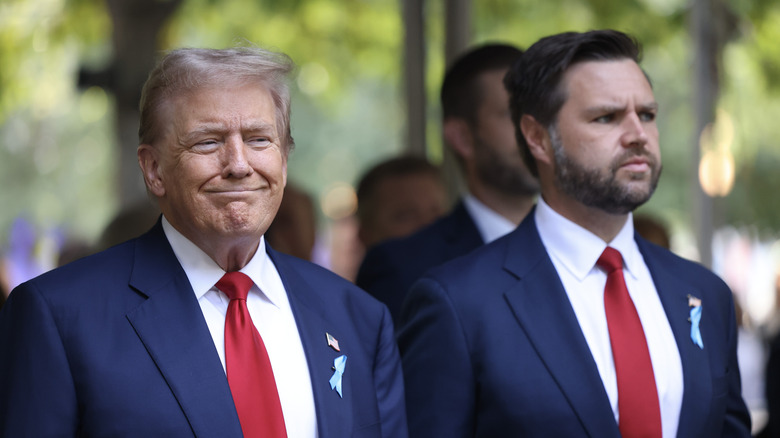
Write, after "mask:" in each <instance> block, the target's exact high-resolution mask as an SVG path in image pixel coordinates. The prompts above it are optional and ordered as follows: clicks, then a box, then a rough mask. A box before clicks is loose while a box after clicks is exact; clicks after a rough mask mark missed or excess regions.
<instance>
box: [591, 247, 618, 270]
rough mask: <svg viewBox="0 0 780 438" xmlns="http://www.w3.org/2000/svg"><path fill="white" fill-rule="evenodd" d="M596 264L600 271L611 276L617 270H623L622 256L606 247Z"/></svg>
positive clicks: (613, 249)
mask: <svg viewBox="0 0 780 438" xmlns="http://www.w3.org/2000/svg"><path fill="white" fill-rule="evenodd" d="M596 264H597V265H598V266H599V267H601V269H603V270H605V271H607V274H611V273H613V272H614V271H617V270H618V269H621V270H622V269H623V256H622V255H620V251H618V250H616V249H615V248H612V247H611V246H608V247H606V248H605V249H604V252H603V253H601V257H599V259H598V261H597V262H596Z"/></svg>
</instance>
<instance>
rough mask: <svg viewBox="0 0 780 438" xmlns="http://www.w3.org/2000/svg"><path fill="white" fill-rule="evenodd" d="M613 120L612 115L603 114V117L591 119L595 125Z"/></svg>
mask: <svg viewBox="0 0 780 438" xmlns="http://www.w3.org/2000/svg"><path fill="white" fill-rule="evenodd" d="M614 119H615V116H614V114H604V115H603V116H599V117H596V118H595V119H593V121H594V122H596V123H609V122H611V121H613V120H614Z"/></svg>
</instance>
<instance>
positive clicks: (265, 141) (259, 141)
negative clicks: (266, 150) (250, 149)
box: [247, 137, 272, 147]
mask: <svg viewBox="0 0 780 438" xmlns="http://www.w3.org/2000/svg"><path fill="white" fill-rule="evenodd" d="M271 142H272V140H271V139H270V138H268V137H252V138H250V139H249V140H248V141H247V143H249V144H250V145H252V146H254V147H266V146H268V145H269V144H271Z"/></svg>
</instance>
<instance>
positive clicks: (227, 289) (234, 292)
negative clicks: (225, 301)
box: [216, 271, 254, 301]
mask: <svg viewBox="0 0 780 438" xmlns="http://www.w3.org/2000/svg"><path fill="white" fill-rule="evenodd" d="M253 284H254V282H253V281H252V279H251V278H249V276H248V275H246V274H244V273H243V272H238V271H234V272H228V273H226V274H225V275H223V276H222V278H220V279H219V281H218V282H217V285H216V286H217V289H219V290H221V291H222V292H224V293H225V295H227V296H228V298H230V300H231V301H232V300H246V296H247V294H248V293H249V289H250V288H251V287H252V285H253Z"/></svg>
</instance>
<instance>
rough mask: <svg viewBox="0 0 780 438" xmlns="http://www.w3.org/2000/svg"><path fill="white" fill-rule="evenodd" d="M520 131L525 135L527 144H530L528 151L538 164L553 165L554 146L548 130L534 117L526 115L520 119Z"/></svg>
mask: <svg viewBox="0 0 780 438" xmlns="http://www.w3.org/2000/svg"><path fill="white" fill-rule="evenodd" d="M520 131H521V132H522V133H523V137H525V142H526V143H528V149H529V150H530V151H531V155H533V157H534V159H536V161H537V163H538V162H541V163H546V164H551V162H552V144H551V142H550V134H549V133H548V132H547V129H546V128H545V127H544V126H542V124H541V123H539V122H537V121H536V119H535V118H534V117H533V116H530V115H528V114H524V115H523V117H522V118H521V119H520Z"/></svg>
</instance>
